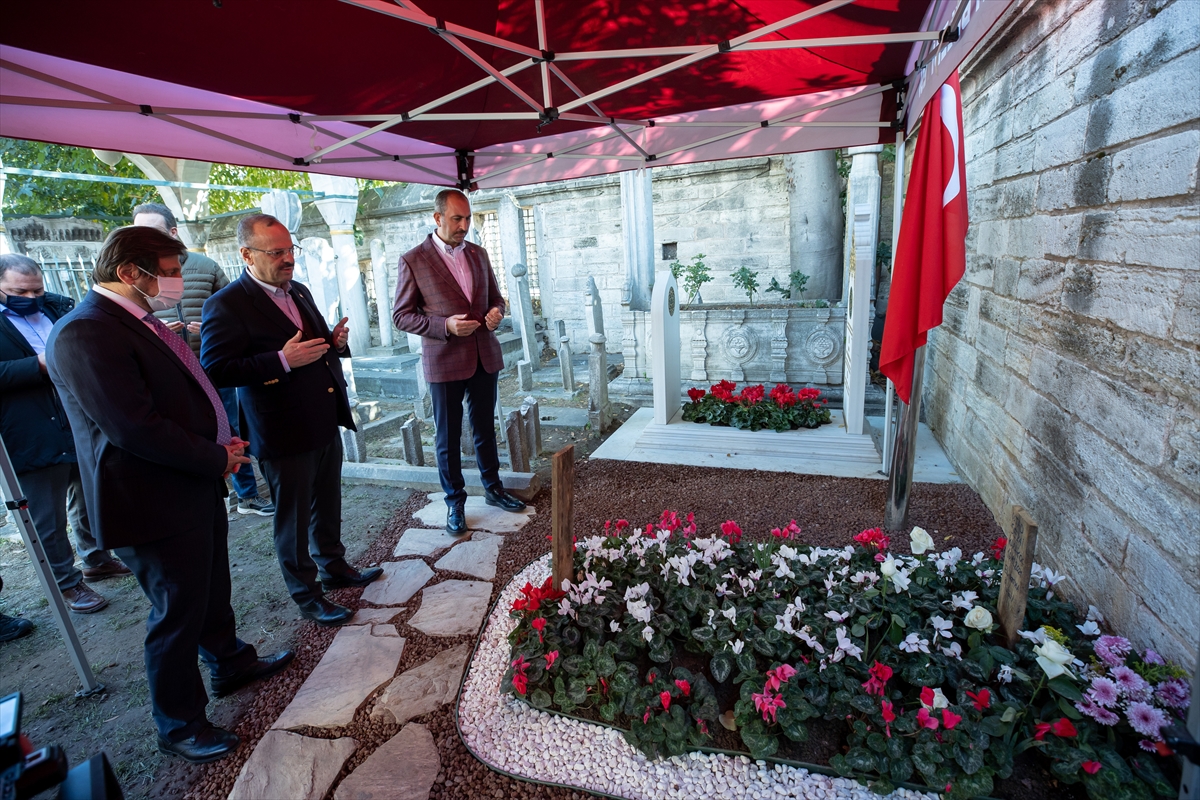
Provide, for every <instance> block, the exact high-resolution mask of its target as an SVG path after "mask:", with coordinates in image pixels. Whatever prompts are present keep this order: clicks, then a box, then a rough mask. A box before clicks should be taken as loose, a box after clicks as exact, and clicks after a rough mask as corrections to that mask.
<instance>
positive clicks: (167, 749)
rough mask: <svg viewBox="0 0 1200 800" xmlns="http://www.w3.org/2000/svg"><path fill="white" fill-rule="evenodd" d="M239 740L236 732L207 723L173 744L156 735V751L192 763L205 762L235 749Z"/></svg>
mask: <svg viewBox="0 0 1200 800" xmlns="http://www.w3.org/2000/svg"><path fill="white" fill-rule="evenodd" d="M240 742H241V739H239V738H238V737H237V734H234V733H231V732H230V731H227V730H225V729H224V728H218V727H217V726H216V725H208V726H207V727H205V728H204V730H202V731H200V732H199V733H197V734H196V735H195V736H193V737H192V738H190V739H184V740H183V741H182V742H175V743H174V744H172V743H171V742H168V741H167V740H166V739H164V738H162V737H161V736H160V737H158V752H160V753H163V754H165V755H168V756H179V757H180V758H182V759H183V760H184V761H190V762H192V763H193V764H207V763H208V762H209V761H216V760H217V759H218V758H224V757H225V756H227V755H229V754H230V753H232V752H233V751H234V750H236V749H237V746H238V744H239V743H240Z"/></svg>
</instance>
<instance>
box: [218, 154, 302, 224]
mask: <svg viewBox="0 0 1200 800" xmlns="http://www.w3.org/2000/svg"><path fill="white" fill-rule="evenodd" d="M208 182H209V183H215V184H218V185H224V186H262V187H265V188H269V189H289V190H292V191H301V192H309V191H312V185H311V184H310V183H309V180H308V175H307V173H304V172H289V171H287V170H280V169H262V168H261V167H239V166H237V165H236V164H213V167H212V170H211V171H210V172H209V173H208ZM258 199H259V195H258V194H255V193H254V192H231V191H227V190H225V189H214V190H212V191H210V192H209V193H208V213H209V214H225V213H228V212H230V211H246V210H248V209H251V208H255V207H257V206H258Z"/></svg>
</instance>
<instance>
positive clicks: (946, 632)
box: [929, 617, 954, 639]
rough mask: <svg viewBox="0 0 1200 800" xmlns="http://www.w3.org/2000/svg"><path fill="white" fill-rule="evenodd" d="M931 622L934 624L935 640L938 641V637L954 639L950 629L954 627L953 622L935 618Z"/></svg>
mask: <svg viewBox="0 0 1200 800" xmlns="http://www.w3.org/2000/svg"><path fill="white" fill-rule="evenodd" d="M929 621H930V622H932V623H933V630H934V634H933V638H934V639H936V638H937V637H938V636H942V637H944V638H946V639H952V638H954V636H953V634H951V633H950V629H951V628H952V627H954V623H953V622H951V621H950V620H948V619H942V618H941V617H933V618H932V619H930V620H929Z"/></svg>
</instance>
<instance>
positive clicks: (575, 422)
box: [540, 406, 588, 430]
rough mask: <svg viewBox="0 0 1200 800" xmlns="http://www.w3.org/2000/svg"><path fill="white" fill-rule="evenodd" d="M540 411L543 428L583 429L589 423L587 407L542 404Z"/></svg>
mask: <svg viewBox="0 0 1200 800" xmlns="http://www.w3.org/2000/svg"><path fill="white" fill-rule="evenodd" d="M540 411H541V416H542V420H541V422H542V427H543V428H578V429H579V430H583V429H584V428H585V427H587V424H588V413H587V409H586V408H572V407H570V406H542V407H541V409H540Z"/></svg>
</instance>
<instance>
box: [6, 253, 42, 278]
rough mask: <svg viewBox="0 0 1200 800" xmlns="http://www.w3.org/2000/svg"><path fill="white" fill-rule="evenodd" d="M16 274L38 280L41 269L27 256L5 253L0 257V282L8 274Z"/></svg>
mask: <svg viewBox="0 0 1200 800" xmlns="http://www.w3.org/2000/svg"><path fill="white" fill-rule="evenodd" d="M10 271H11V272H16V273H17V274H19V275H28V276H30V277H32V278H38V277H41V275H42V268H41V267H39V266H38V263H37V262H36V261H34V260H33V259H32V258H30V257H29V256H23V255H21V254H20V253H5V254H4V255H0V280H3V279H4V276H5V275H7V274H8V273H9V272H10Z"/></svg>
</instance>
